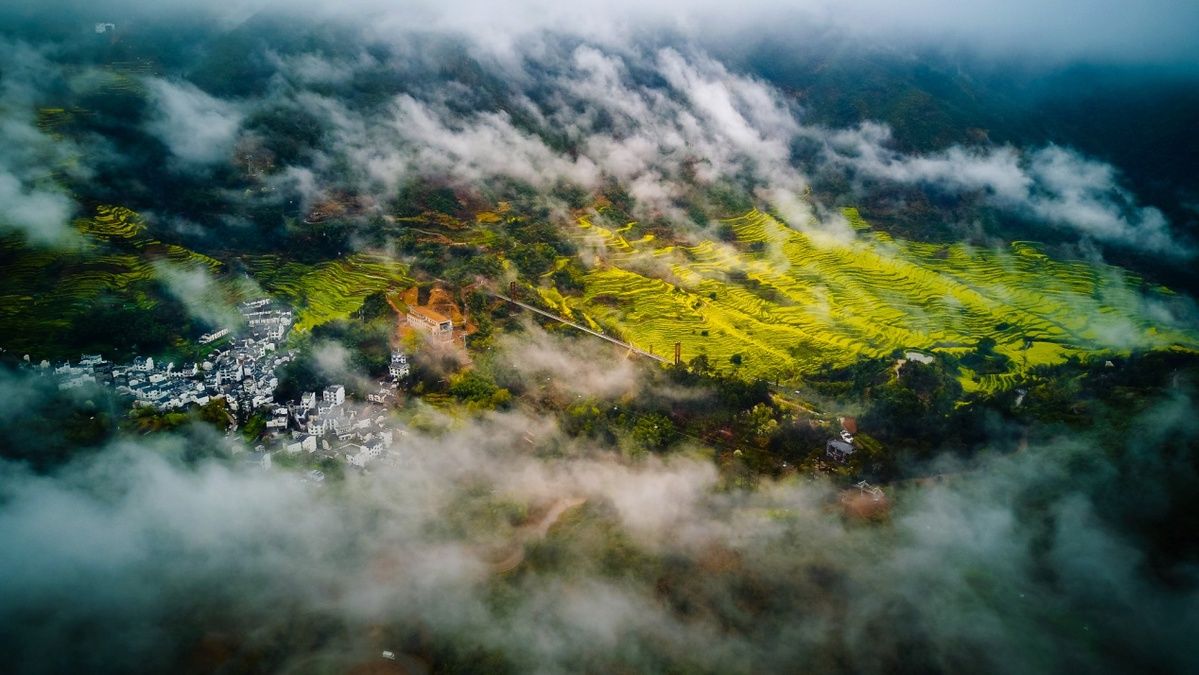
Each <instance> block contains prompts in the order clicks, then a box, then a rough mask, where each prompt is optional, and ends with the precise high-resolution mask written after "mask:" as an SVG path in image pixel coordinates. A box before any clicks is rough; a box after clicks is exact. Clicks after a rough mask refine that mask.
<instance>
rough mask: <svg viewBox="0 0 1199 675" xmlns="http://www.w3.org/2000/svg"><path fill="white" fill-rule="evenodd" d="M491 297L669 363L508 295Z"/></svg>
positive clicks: (635, 352)
mask: <svg viewBox="0 0 1199 675" xmlns="http://www.w3.org/2000/svg"><path fill="white" fill-rule="evenodd" d="M491 296H492V297H494V298H499V299H500V300H503V301H504V302H510V303H512V304H514V305H516V306H517V307H521V308H524V309H527V310H529V311H530V312H536V313H537V314H540V315H541V316H544V317H546V318H547V319H553V320H554V321H557V322H558V323H563V324H566V325H567V326H570V327H571V328H576V329H578V330H581V331H583V332H584V333H588V334H591V335H594V336H595V337H597V338H599V339H601V340H607V341H608V342H611V343H612V344H614V345H617V346H619V347H624V348H625V349H627V350H629V351H630V352H633V353H634V354H640V355H641V356H644V357H646V358H650V359H653V360H655V361H657V362H659V363H666V362H667V361H666V359H664V358H662V357H661V356H658V355H657V354H651V353H650V352H647V351H645V350H644V349H639V348H637V347H634V346H633V345H631V344H629V343H627V342H622V341H620V340H617V339H616V338H614V337H611V336H609V335H604V334H603V333H600V332H597V331H594V330H591V329H590V328H588V327H586V326H583V325H580V324H577V323H575V322H574V321H571V320H569V319H566V318H563V317H560V316H558V315H557V314H551V313H550V312H547V311H545V310H543V309H539V308H537V307H534V306H532V305H530V304H527V303H524V302H521V301H520V300H515V299H513V298H510V297H508V296H506V295H503V294H501V293H491Z"/></svg>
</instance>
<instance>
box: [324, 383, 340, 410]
mask: <svg viewBox="0 0 1199 675" xmlns="http://www.w3.org/2000/svg"><path fill="white" fill-rule="evenodd" d="M321 400H322V401H324V402H325V403H328V404H329V405H341V404H342V403H345V402H346V388H345V387H343V386H341V385H340V384H334V385H330V386H328V387H325V391H323V392H321Z"/></svg>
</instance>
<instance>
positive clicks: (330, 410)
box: [267, 352, 410, 468]
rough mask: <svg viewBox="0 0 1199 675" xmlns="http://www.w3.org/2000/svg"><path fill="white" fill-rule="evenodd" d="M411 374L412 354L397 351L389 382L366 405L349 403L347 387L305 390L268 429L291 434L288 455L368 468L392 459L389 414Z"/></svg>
mask: <svg viewBox="0 0 1199 675" xmlns="http://www.w3.org/2000/svg"><path fill="white" fill-rule="evenodd" d="M409 372H410V367H409V364H408V356H407V355H406V354H403V353H400V352H396V353H393V354H392V355H391V362H390V364H389V367H388V376H389V379H390V381H384V382H378V383H377V384H378V387H379V388H378V391H376V392H372V393H368V394H367V396H366V398H367V402H366V403H361V402H354V401H351V400H349V399H348V398H347V396H346V388H345V386H343V385H340V384H333V385H330V386H328V387H325V388H324V389H323V390H322V391H320V392H315V391H309V392H305V393H304V394H303V395H301V396H300V400H299V401H298V402H293V403H291V404H289V405H287V406H281V407H279V408H277V409H275V410H274V414H273V416H272V418H271V420H270V421H269V422H268V423H267V427H268V428H273V427H274V426H275V425H279V426H280V427H282V429H283V430H287V434H288V435H287V437H286V439H284V440H283V441H282V443H281V444H282V446H283V449H284V451H286V452H287V453H289V454H300V453H309V454H312V453H317V454H320V455H323V456H326V457H333V458H335V459H339V460H344V461H345V462H346V463H347V464H349V465H351V466H356V467H359V468H365V467H366V466H367V465H368V464H370V463H372V462H374V461H376V460H379V459H381V458H387V457H388V456H389V453H388V448H390V447H391V444H392V441H393V440H394V436H395V433H396V432H395V430H394V425H393V423H391V422H390V421H389V420H388V415H387V410H388V408H389V406H390V404H391V403H393V402H394V401H395V398H396V392H397V390H398V389H399V383H400V381H402V380H403V379H404V378H406V377H408V374H409ZM400 433H403V432H400Z"/></svg>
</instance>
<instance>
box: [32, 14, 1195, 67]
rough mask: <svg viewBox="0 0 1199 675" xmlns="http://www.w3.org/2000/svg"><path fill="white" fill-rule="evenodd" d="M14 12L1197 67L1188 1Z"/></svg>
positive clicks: (502, 47)
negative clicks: (259, 19) (313, 20)
mask: <svg viewBox="0 0 1199 675" xmlns="http://www.w3.org/2000/svg"><path fill="white" fill-rule="evenodd" d="M16 4H17V7H15V9H16V10H17V11H18V12H28V11H30V7H39V8H40V9H43V10H45V11H48V12H55V11H57V7H58V6H61V5H66V6H68V7H74V8H77V9H78V10H79V11H80V13H81V14H82V15H83V16H84V17H85V18H87V19H88V20H102V19H106V20H120V18H121V16H120V15H121V13H125V12H129V11H130V9H131V8H132V9H133V10H134V11H137V12H143V11H144V12H147V13H150V14H156V15H162V14H164V13H167V12H171V11H176V10H178V9H180V8H182V9H186V10H188V11H194V10H196V9H197V8H198V7H201V6H204V5H205V4H206V5H207V9H208V11H210V12H212V13H213V14H215V15H216V16H217V17H218V21H219V22H220V23H221V24H222V25H225V26H234V25H237V24H239V23H240V22H242V21H244V20H245V19H247V18H249V17H251V16H253V15H255V14H256V13H259V12H279V13H282V14H283V15H285V16H288V17H292V18H301V17H304V16H305V15H307V16H310V17H317V18H320V19H328V18H331V17H335V18H340V19H344V20H346V21H349V22H352V23H358V24H361V25H364V26H369V27H370V28H371V29H372V30H375V31H379V32H381V33H384V34H385V33H387V32H389V31H391V32H393V33H394V31H396V30H398V29H403V30H411V29H421V30H423V29H434V30H449V31H461V32H464V33H466V34H468V35H470V36H471V37H472V39H474V40H475V41H476V42H477V43H478V44H480V45H487V46H490V47H494V48H496V49H498V50H499V51H508V50H510V49H511V47H512V45H513V44H514V43H518V42H519V41H521V40H522V39H524V37H525V36H527V35H528V34H529V33H532V32H537V31H542V30H552V31H556V32H565V33H571V34H578V35H582V36H586V37H588V38H590V39H594V40H599V41H603V42H608V43H616V42H620V41H623V40H626V39H627V38H628V37H629V36H630V35H632V34H638V33H645V32H652V31H655V30H662V29H665V30H671V31H678V32H679V33H681V34H684V35H690V36H694V37H699V38H701V39H708V38H726V37H729V36H730V35H736V36H738V37H740V38H744V39H752V37H753V36H762V35H769V36H771V37H775V38H784V39H785V38H787V37H788V36H793V38H794V39H796V40H804V39H806V38H807V36H809V35H812V34H816V35H820V34H823V33H826V32H828V31H833V32H838V33H845V34H847V35H849V36H853V37H861V38H865V39H867V40H868V41H878V42H880V43H883V44H896V45H905V44H906V45H913V46H934V47H946V48H950V49H956V48H959V47H960V48H965V49H967V50H978V51H980V52H981V53H983V54H984V55H987V56H995V57H1005V58H1017V59H1021V58H1026V57H1027V58H1034V59H1049V60H1051V61H1056V60H1059V59H1066V60H1071V59H1083V60H1096V61H1115V62H1128V63H1158V64H1171V65H1185V66H1187V67H1189V68H1193V67H1195V66H1196V65H1199V45H1197V44H1196V40H1195V39H1194V36H1195V34H1196V32H1197V31H1199V5H1196V3H1194V2H1188V1H1187V0H1145V1H1144V2H1135V3H1134V2H1123V1H1121V0H1094V1H1085V0H1050V1H1048V2H1038V1H1036V0H1009V1H1006V2H1003V1H1000V0H984V1H982V2H970V3H961V2H953V1H951V0H909V1H906V2H887V1H885V0H850V1H849V2H831V1H829V0H793V1H779V0H749V1H748V2H743V3H728V2H716V1H715V0H698V1H696V2H681V1H679V0H666V1H659V2H638V1H636V0H611V1H600V0H582V1H580V2H569V3H564V2H554V1H550V0H525V1H522V2H516V3H490V2H480V1H479V0H446V1H444V2H428V1H425V0H420V1H416V2H406V1H401V0H345V1H342V2H327V1H325V0H297V1H291V0H287V1H284V0H208V2H207V3H203V2H185V1H182V0H163V1H158V2H142V1H141V0H103V1H102V2H78V1H77V0H57V1H52V2H33V1H26V0H18V2H17V3H16ZM22 5H24V6H22ZM33 11H35V12H36V11H38V10H33Z"/></svg>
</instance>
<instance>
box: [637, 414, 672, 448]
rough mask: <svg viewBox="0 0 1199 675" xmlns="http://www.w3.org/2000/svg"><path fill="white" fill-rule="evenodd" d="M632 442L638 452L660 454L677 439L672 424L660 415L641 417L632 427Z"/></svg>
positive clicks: (667, 418)
mask: <svg viewBox="0 0 1199 675" xmlns="http://www.w3.org/2000/svg"><path fill="white" fill-rule="evenodd" d="M632 436H633V442H634V443H635V444H636V446H637V448H638V449H639V450H648V451H649V452H660V451H662V450H665V449H666V448H667V446H669V445H670V444H671V443H673V442H674V440H675V438H677V437H678V429H677V428H675V425H674V422H672V421H671V420H670V418H669V417H667V416H666V415H663V414H662V413H649V414H646V415H642V416H641V417H640V418H639V419H638V420H637V423H636V424H634V425H633V433H632Z"/></svg>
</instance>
